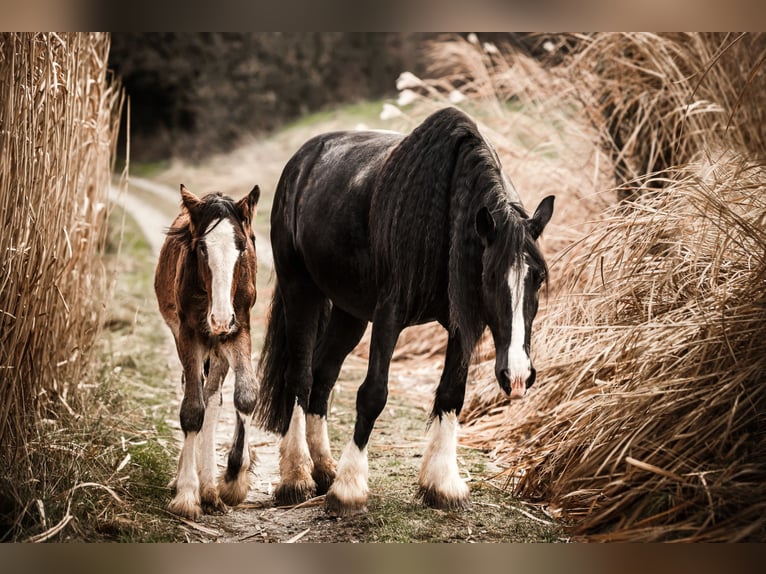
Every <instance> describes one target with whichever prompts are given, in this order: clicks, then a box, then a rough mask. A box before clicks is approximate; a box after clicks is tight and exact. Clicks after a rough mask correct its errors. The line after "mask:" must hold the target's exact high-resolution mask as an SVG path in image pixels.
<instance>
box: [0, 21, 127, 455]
mask: <svg viewBox="0 0 766 574" xmlns="http://www.w3.org/2000/svg"><path fill="white" fill-rule="evenodd" d="M108 50H109V36H108V35H107V34H54V33H46V34H15V33H3V34H1V35H0V176H1V178H0V218H2V221H1V225H2V229H3V233H2V234H0V337H1V339H0V340H1V345H0V380H1V381H2V385H1V386H0V405H2V406H0V444H3V445H4V446H7V447H9V449H10V450H11V451H13V450H14V449H16V448H18V447H20V446H23V444H24V443H25V441H26V438H27V432H28V431H29V430H30V428H31V425H32V424H33V423H34V422H35V421H36V416H37V415H38V414H39V413H40V411H41V409H42V408H43V407H45V405H47V404H48V403H49V401H51V400H55V401H60V402H61V403H62V404H67V401H68V402H71V401H72V397H73V395H74V394H75V391H76V389H77V385H78V382H79V380H80V378H81V376H82V374H83V372H84V369H85V368H86V366H87V361H88V352H89V350H90V348H91V346H92V344H93V342H94V339H95V337H96V335H97V333H98V330H99V325H100V317H101V314H102V312H103V309H104V305H105V302H104V297H105V295H106V280H105V274H104V271H103V269H102V266H101V264H100V263H99V258H98V254H99V252H100V251H101V249H102V247H103V243H104V240H105V233H104V230H105V224H106V209H105V207H106V203H107V193H108V188H109V184H110V179H111V170H112V167H113V162H114V150H115V143H116V136H117V130H118V123H119V114H120V109H121V104H122V92H121V90H120V88H119V86H118V84H117V83H116V82H115V81H114V80H112V79H111V77H110V76H109V74H108V72H107V54H108ZM11 456H13V454H12V453H11Z"/></svg>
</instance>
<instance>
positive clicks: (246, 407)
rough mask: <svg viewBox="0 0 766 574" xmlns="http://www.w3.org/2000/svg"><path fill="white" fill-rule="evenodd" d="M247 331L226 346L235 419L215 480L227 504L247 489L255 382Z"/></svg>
mask: <svg viewBox="0 0 766 574" xmlns="http://www.w3.org/2000/svg"><path fill="white" fill-rule="evenodd" d="M250 344H251V343H250V330H249V329H243V330H242V331H241V332H240V333H239V335H238V336H237V338H236V339H235V340H234V341H232V342H231V343H230V344H227V345H226V346H225V352H226V353H227V354H228V355H229V362H230V364H231V365H232V367H233V369H234V376H235V379H234V408H235V409H236V411H237V412H236V414H237V420H236V423H235V425H234V439H233V441H232V445H231V449H230V450H229V457H228V460H227V463H226V471H225V472H224V474H223V476H221V478H220V479H219V481H218V492H219V494H220V495H221V498H222V499H223V501H224V502H225V503H226V504H228V505H229V506H236V505H237V504H239V503H241V502H242V501H243V500H245V497H246V496H247V493H248V491H249V490H250V464H251V459H250V438H249V437H250V426H251V425H250V423H251V422H252V420H253V412H254V411H255V402H256V397H257V393H258V384H257V380H256V377H255V371H254V370H253V364H252V361H251V359H250Z"/></svg>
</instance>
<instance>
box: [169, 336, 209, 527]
mask: <svg viewBox="0 0 766 574" xmlns="http://www.w3.org/2000/svg"><path fill="white" fill-rule="evenodd" d="M203 353H204V349H203V347H202V345H201V344H200V343H199V342H198V341H196V340H195V338H194V335H193V334H191V333H188V334H187V333H184V332H183V331H182V332H181V335H180V337H179V340H178V356H179V358H180V359H181V364H182V365H183V370H184V381H185V383H184V398H183V401H181V416H180V418H181V429H182V430H183V432H184V444H183V447H182V448H181V456H180V458H179V460H178V476H177V478H176V481H175V485H176V494H175V496H174V497H173V500H171V501H170V504H169V505H168V510H170V512H173V513H174V514H178V515H179V516H183V517H185V518H191V519H192V520H196V519H197V518H199V516H200V514H201V513H202V508H201V507H200V497H199V478H198V477H197V460H196V457H197V453H196V451H197V448H196V446H197V445H196V439H197V434H198V433H199V432H200V430H201V429H202V423H203V420H204V418H205V403H204V402H203V397H202V385H203V378H204V377H203V374H202V365H203Z"/></svg>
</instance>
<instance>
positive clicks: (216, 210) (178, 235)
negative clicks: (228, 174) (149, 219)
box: [165, 191, 241, 246]
mask: <svg viewBox="0 0 766 574" xmlns="http://www.w3.org/2000/svg"><path fill="white" fill-rule="evenodd" d="M195 212H196V213H195V227H196V230H195V233H196V237H197V238H200V237H203V236H204V231H205V230H208V227H209V226H210V224H211V223H212V222H214V221H219V220H222V219H230V220H231V221H235V222H239V221H241V217H240V215H239V212H238V210H237V205H236V202H235V201H234V200H233V199H232V198H231V197H229V196H227V195H223V194H222V193H221V192H220V191H216V192H213V193H208V194H207V195H205V196H203V197H202V198H201V199H200V205H199V206H198V207H197V208H196V209H195ZM208 231H209V230H208ZM165 233H166V234H167V235H168V237H172V238H174V239H177V240H178V241H180V242H182V243H183V244H185V245H187V246H190V245H191V243H192V241H193V240H194V236H193V234H192V229H191V222H190V221H187V222H186V223H185V224H184V225H181V226H179V227H171V228H169V229H167V230H166V232H165Z"/></svg>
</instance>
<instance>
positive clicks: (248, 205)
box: [237, 185, 261, 224]
mask: <svg viewBox="0 0 766 574" xmlns="http://www.w3.org/2000/svg"><path fill="white" fill-rule="evenodd" d="M260 197H261V188H260V187H258V186H257V185H256V186H255V187H254V188H253V189H252V190H250V193H248V194H247V196H245V197H243V198H242V199H240V200H239V201H238V202H237V209H239V212H240V214H241V215H242V219H243V220H244V221H247V222H248V224H249V223H251V222H252V220H253V216H255V206H256V205H258V200H259V199H260Z"/></svg>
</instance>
